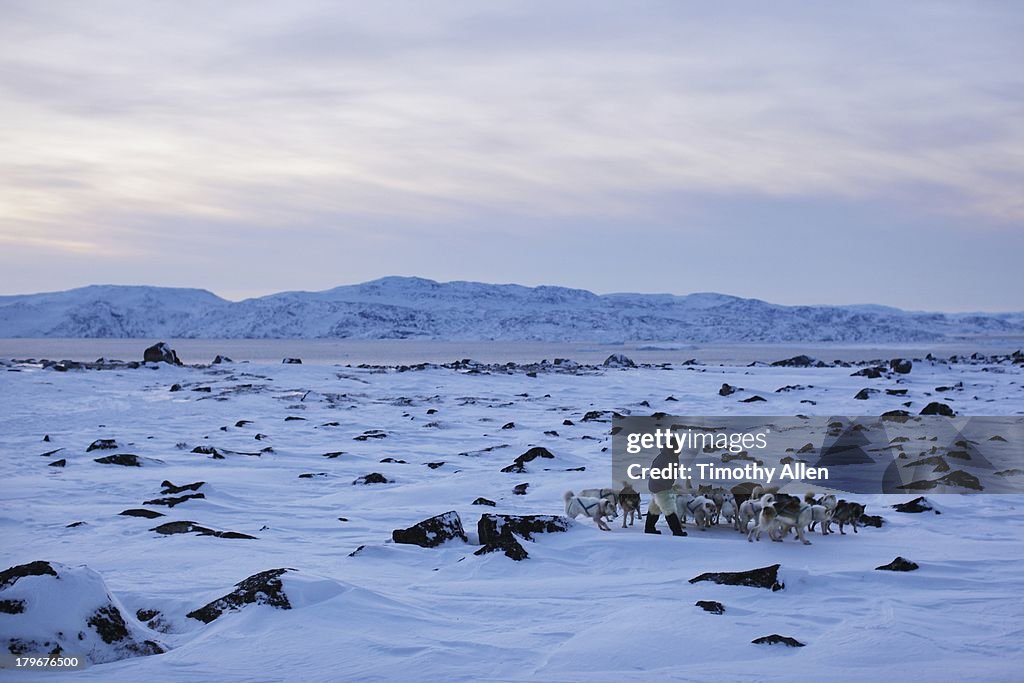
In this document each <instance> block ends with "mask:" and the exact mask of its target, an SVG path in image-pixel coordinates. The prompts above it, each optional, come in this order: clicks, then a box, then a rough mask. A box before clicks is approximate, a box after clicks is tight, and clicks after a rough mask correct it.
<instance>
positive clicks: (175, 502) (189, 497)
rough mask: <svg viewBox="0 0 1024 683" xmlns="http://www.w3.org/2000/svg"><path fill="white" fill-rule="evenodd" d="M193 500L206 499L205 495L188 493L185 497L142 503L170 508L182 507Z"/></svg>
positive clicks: (168, 497) (170, 497) (171, 497)
mask: <svg viewBox="0 0 1024 683" xmlns="http://www.w3.org/2000/svg"><path fill="white" fill-rule="evenodd" d="M193 498H206V494H205V493H186V494H185V495H184V496H167V497H166V498H153V499H151V500H144V501H142V504H143V505H166V506H167V507H169V508H172V507H174V506H175V505H181V504H182V503H184V502H186V501H189V500H192V499H193Z"/></svg>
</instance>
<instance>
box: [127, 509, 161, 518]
mask: <svg viewBox="0 0 1024 683" xmlns="http://www.w3.org/2000/svg"><path fill="white" fill-rule="evenodd" d="M117 514H119V515H124V516H125V517H144V518H145V519H156V518H157V517H163V516H164V513H162V512H157V511H156V510H146V509H144V508H128V509H127V510H121V512H119V513H117Z"/></svg>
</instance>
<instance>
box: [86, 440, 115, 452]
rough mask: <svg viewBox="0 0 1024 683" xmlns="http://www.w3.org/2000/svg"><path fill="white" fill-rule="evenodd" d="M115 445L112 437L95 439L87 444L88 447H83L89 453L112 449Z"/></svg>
mask: <svg viewBox="0 0 1024 683" xmlns="http://www.w3.org/2000/svg"><path fill="white" fill-rule="evenodd" d="M117 447H118V446H117V441H115V440H113V439H96V440H95V441H93V442H92V443H91V444H89V447H88V448H86V449H85V452H86V453H91V452H93V451H112V450H114V449H116V448H117Z"/></svg>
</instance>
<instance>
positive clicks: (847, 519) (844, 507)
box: [832, 500, 864, 535]
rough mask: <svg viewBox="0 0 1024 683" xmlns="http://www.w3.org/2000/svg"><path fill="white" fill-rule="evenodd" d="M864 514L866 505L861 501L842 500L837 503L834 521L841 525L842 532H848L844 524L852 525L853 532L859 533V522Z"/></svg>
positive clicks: (833, 516)
mask: <svg viewBox="0 0 1024 683" xmlns="http://www.w3.org/2000/svg"><path fill="white" fill-rule="evenodd" d="M863 514H864V506H863V505H861V504H860V503H853V502H849V501H845V500H840V501H839V502H837V503H836V509H835V511H834V512H833V513H832V521H833V522H835V523H837V524H838V525H839V533H841V534H844V535H845V534H846V532H845V531H843V525H844V524H849V525H850V526H852V527H853V533H857V522H859V521H860V518H861V516H862V515H863Z"/></svg>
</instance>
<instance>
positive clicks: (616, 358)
mask: <svg viewBox="0 0 1024 683" xmlns="http://www.w3.org/2000/svg"><path fill="white" fill-rule="evenodd" d="M604 366H605V367H606V368H635V367H636V363H634V362H633V361H632V360H631V359H630V358H628V357H627V356H625V355H623V354H621V353H613V354H612V355H610V356H608V357H607V358H605V359H604Z"/></svg>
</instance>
